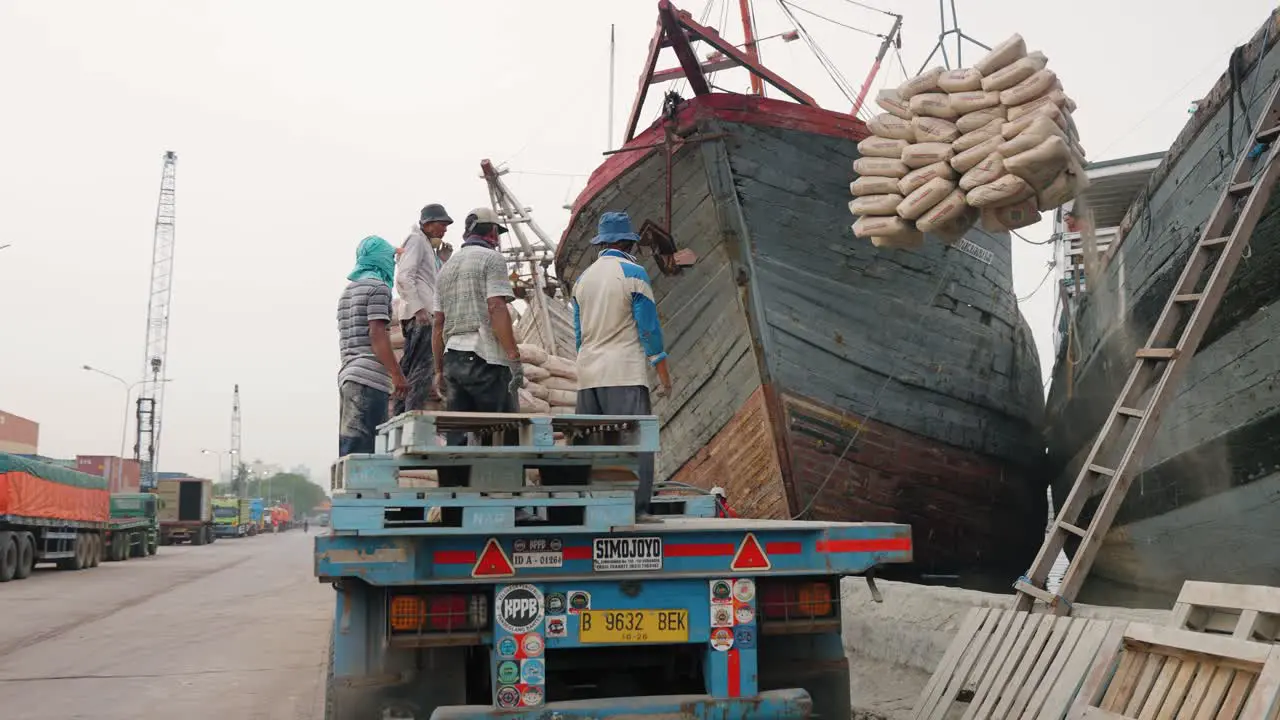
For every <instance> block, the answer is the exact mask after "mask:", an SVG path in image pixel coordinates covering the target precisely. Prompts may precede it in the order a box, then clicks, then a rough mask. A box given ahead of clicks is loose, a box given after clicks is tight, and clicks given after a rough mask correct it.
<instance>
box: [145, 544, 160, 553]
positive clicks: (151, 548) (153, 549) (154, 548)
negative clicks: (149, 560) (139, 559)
mask: <svg viewBox="0 0 1280 720" xmlns="http://www.w3.org/2000/svg"><path fill="white" fill-rule="evenodd" d="M159 551H160V543H159V541H157V540H148V541H147V555H155V554H156V553H157V552H159Z"/></svg>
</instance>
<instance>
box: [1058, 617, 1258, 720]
mask: <svg viewBox="0 0 1280 720" xmlns="http://www.w3.org/2000/svg"><path fill="white" fill-rule="evenodd" d="M1278 708H1280V646H1276V645H1271V644H1267V643H1258V642H1252V641H1248V640H1239V639H1237V638H1231V637H1222V636H1216V635H1206V634H1204V633H1199V632H1193V631H1190V630H1179V629H1177V628H1171V627H1160V626H1157V625H1148V624H1146V623H1138V622H1132V623H1128V626H1127V627H1125V628H1124V629H1123V630H1122V631H1121V632H1120V633H1118V635H1117V634H1113V637H1110V638H1108V640H1107V642H1106V643H1104V644H1103V647H1102V649H1101V651H1100V652H1099V653H1098V655H1097V657H1096V658H1095V659H1094V662H1093V666H1092V667H1091V668H1090V669H1089V674H1088V676H1087V678H1086V679H1085V682H1084V686H1083V687H1081V689H1080V692H1079V694H1078V695H1076V699H1075V702H1074V703H1072V706H1071V711H1070V713H1069V714H1068V716H1067V717H1068V720H1125V719H1127V718H1133V719H1135V720H1272V718H1274V717H1275V715H1276V710H1277V709H1278Z"/></svg>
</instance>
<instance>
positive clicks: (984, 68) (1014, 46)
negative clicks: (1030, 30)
mask: <svg viewBox="0 0 1280 720" xmlns="http://www.w3.org/2000/svg"><path fill="white" fill-rule="evenodd" d="M1026 56H1027V42H1026V41H1025V40H1023V39H1022V36H1021V35H1018V34H1017V33H1014V34H1013V35H1012V36H1010V38H1009V39H1008V40H1005V41H1004V42H1002V43H1000V44H999V45H997V46H995V47H994V48H992V49H991V52H989V53H987V54H986V55H984V56H983V57H982V59H981V60H979V61H978V62H976V63H974V64H973V67H974V68H975V69H976V70H977V71H978V72H980V73H982V77H984V78H985V77H987V76H988V75H994V74H995V73H996V71H998V70H1000V69H1002V68H1004V67H1007V66H1008V65H1011V64H1013V63H1014V62H1016V61H1018V60H1021V59H1022V58H1024V57H1026Z"/></svg>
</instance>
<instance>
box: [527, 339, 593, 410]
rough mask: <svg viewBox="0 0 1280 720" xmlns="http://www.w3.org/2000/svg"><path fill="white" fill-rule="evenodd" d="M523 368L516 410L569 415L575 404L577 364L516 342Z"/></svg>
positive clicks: (533, 346) (534, 346) (576, 399)
mask: <svg viewBox="0 0 1280 720" xmlns="http://www.w3.org/2000/svg"><path fill="white" fill-rule="evenodd" d="M517 347H518V348H519V350H520V362H521V364H522V366H523V369H524V387H522V388H521V389H520V391H519V395H520V412H529V413H550V414H552V415H572V414H573V413H574V410H575V409H576V408H577V405H578V368H577V365H576V364H575V363H574V361H572V360H566V359H565V358H562V357H558V356H556V355H552V354H550V353H548V352H547V351H546V350H543V349H542V348H540V347H538V346H537V345H532V344H521V345H518V346H517Z"/></svg>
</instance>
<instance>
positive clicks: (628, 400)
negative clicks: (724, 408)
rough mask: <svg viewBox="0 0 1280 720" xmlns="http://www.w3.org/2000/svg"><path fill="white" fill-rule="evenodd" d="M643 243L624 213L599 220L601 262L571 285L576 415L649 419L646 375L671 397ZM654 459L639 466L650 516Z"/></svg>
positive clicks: (641, 495) (639, 499)
mask: <svg viewBox="0 0 1280 720" xmlns="http://www.w3.org/2000/svg"><path fill="white" fill-rule="evenodd" d="M639 241H640V236H639V235H637V234H636V233H635V231H634V230H632V228H631V218H630V217H629V216H628V215H627V214H626V213H625V212H607V213H604V214H603V215H601V216H600V225H599V232H598V233H597V234H596V236H595V238H594V239H593V240H592V241H591V244H592V245H597V246H600V248H601V250H600V256H599V257H598V258H597V259H596V261H595V262H594V263H592V264H591V267H589V268H587V269H586V271H585V272H583V273H582V276H581V277H580V278H578V280H577V282H575V283H574V285H573V300H572V305H573V332H574V335H575V337H576V339H577V345H578V407H577V412H578V413H579V414H581V415H652V414H653V405H652V401H651V399H650V397H649V367H650V366H653V368H654V369H655V370H656V371H657V374H658V389H657V391H658V394H659V396H663V395H666V394H667V393H669V392H670V391H671V376H670V375H669V374H668V371H667V353H666V351H665V350H664V349H663V344H662V326H661V325H660V324H659V322H658V306H657V303H656V302H655V301H654V299H653V288H652V286H650V284H649V274H648V273H646V272H645V270H644V266H642V265H641V264H640V263H639V262H638V261H637V260H636V257H635V252H636V246H637V245H638V243H639ZM652 462H653V460H652V458H651V457H649V458H647V462H645V463H642V466H641V469H640V488H639V490H638V492H637V494H636V503H637V506H638V508H639V509H640V510H641V511H642V512H644V511H647V509H648V504H649V502H648V500H649V493H650V491H651V489H652V482H653V467H652Z"/></svg>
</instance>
